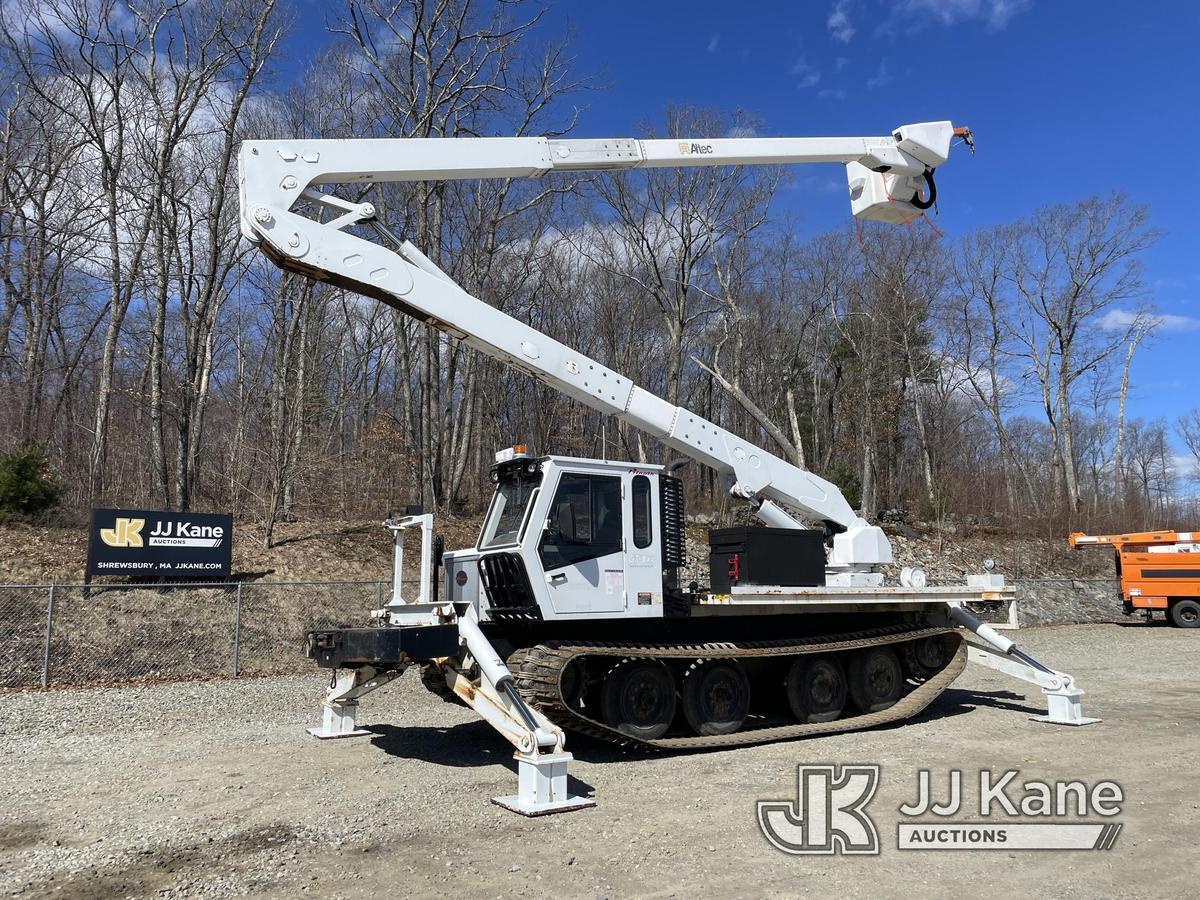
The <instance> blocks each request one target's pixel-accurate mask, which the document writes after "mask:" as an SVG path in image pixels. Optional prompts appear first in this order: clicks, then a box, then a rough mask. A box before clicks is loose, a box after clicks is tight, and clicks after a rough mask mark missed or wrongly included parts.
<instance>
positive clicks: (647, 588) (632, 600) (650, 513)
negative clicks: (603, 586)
mask: <svg viewBox="0 0 1200 900" xmlns="http://www.w3.org/2000/svg"><path fill="white" fill-rule="evenodd" d="M628 477H629V483H628V486H627V488H626V491H625V496H626V501H625V511H626V516H625V602H626V610H627V614H628V615H629V616H631V617H632V616H659V615H662V602H663V593H662V591H663V587H662V585H663V577H662V576H663V563H662V535H661V534H660V533H659V532H660V525H659V523H660V521H661V515H660V511H659V504H660V502H661V498H660V496H659V492H658V475H657V474H649V473H644V472H637V471H634V472H632V473H630V475H629V476H628Z"/></svg>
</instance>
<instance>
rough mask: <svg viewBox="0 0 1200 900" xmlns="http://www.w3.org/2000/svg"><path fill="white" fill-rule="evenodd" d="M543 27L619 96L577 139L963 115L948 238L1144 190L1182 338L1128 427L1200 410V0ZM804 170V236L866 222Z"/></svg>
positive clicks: (731, 9)
mask: <svg viewBox="0 0 1200 900" xmlns="http://www.w3.org/2000/svg"><path fill="white" fill-rule="evenodd" d="M330 6H331V7H332V6H333V4H332V3H331V4H330ZM321 7H322V4H320V3H315V4H313V5H312V6H310V7H309V8H310V9H311V10H313V11H314V12H315V11H316V10H319V9H320V8H321ZM321 24H322V23H321V16H320V14H319V13H318V14H317V15H315V16H312V15H310V16H307V17H306V18H305V19H304V20H303V21H302V24H301V25H300V27H299V30H298V32H297V33H296V34H295V36H294V38H293V40H295V41H296V42H297V43H298V44H301V45H304V44H307V45H308V46H309V47H311V46H313V45H315V44H316V43H317V42H319V41H321V40H323V36H322V34H321ZM544 27H545V28H546V30H547V33H548V34H553V33H562V32H563V31H564V30H566V29H568V28H569V29H571V30H572V31H573V33H574V36H575V43H574V55H575V57H576V60H577V65H578V69H579V70H580V71H581V72H582V73H586V74H590V75H593V76H595V77H596V79H597V80H598V81H599V82H600V83H602V84H603V85H604V88H603V89H601V90H596V91H592V92H589V93H587V94H586V95H583V96H582V97H580V98H579V101H580V103H581V104H582V105H583V106H584V107H585V108H584V111H583V113H582V115H581V117H580V120H579V127H578V128H577V130H576V132H575V134H574V136H578V137H621V136H634V135H636V134H637V133H638V131H639V126H640V125H642V124H643V123H645V122H656V121H659V120H660V119H661V115H662V111H663V109H664V108H665V107H666V106H667V105H669V104H694V105H698V106H712V107H716V108H719V109H725V110H733V109H736V108H742V109H745V110H747V111H750V112H752V113H754V114H756V115H757V116H758V117H759V118H761V119H762V121H763V127H762V132H763V133H764V134H789V135H820V134H853V135H858V134H886V133H889V132H890V131H891V129H892V128H893V127H895V126H897V125H900V124H904V123H907V122H920V121H926V120H930V119H946V118H949V119H952V120H954V121H955V122H956V123H960V124H967V125H970V126H971V127H972V128H973V129H974V131H975V133H976V138H977V141H978V145H979V149H978V153H977V155H976V156H975V157H974V158H972V157H970V156H968V155H967V154H966V153H965V152H962V151H961V148H960V151H959V152H957V153H955V154H954V155H953V156H952V158H951V160H950V162H949V163H948V164H947V165H946V166H944V167H943V168H941V169H940V170H939V172H938V176H939V177H938V188H939V206H940V215H939V216H938V218H937V219H936V222H937V226H938V228H939V229H941V230H942V231H943V232H945V233H946V234H947V235H949V236H953V235H955V234H958V233H961V232H963V231H965V230H970V229H972V228H975V227H978V226H984V225H991V224H996V223H999V222H1004V221H1008V220H1012V219H1015V218H1018V217H1021V216H1025V215H1028V214H1029V213H1030V212H1032V211H1033V210H1034V209H1036V208H1037V207H1038V206H1040V205H1043V204H1046V203H1051V202H1060V201H1070V200H1074V199H1077V198H1080V197H1084V196H1087V195H1089V194H1093V193H1105V192H1108V191H1111V190H1113V189H1121V190H1124V191H1126V192H1127V193H1128V194H1129V195H1130V196H1131V197H1133V198H1134V199H1135V200H1137V201H1140V202H1144V203H1146V204H1148V205H1149V207H1150V212H1151V219H1152V222H1153V223H1154V225H1156V226H1157V227H1158V228H1159V229H1161V230H1162V232H1163V237H1162V239H1161V240H1160V241H1159V242H1158V244H1157V245H1156V246H1155V247H1154V248H1153V249H1152V250H1151V251H1150V252H1149V253H1147V254H1146V256H1145V265H1146V283H1147V286H1148V288H1149V298H1150V299H1151V301H1152V302H1153V303H1154V304H1155V306H1156V307H1157V308H1158V311H1159V312H1160V313H1162V314H1166V316H1167V318H1166V322H1165V324H1166V325H1167V326H1168V327H1164V328H1163V329H1161V331H1160V333H1159V335H1158V336H1157V337H1156V338H1155V339H1154V341H1153V342H1152V344H1151V345H1150V346H1148V347H1147V348H1146V349H1144V350H1142V351H1140V354H1139V357H1138V358H1137V360H1136V361H1135V364H1134V369H1133V378H1132V383H1133V391H1132V394H1131V402H1130V415H1131V416H1143V417H1146V418H1155V417H1159V416H1162V417H1165V418H1167V419H1169V420H1173V419H1174V418H1175V417H1177V416H1178V415H1180V414H1181V413H1183V412H1184V411H1186V410H1188V409H1190V408H1192V407H1193V406H1197V405H1200V399H1197V398H1195V397H1194V396H1193V393H1194V392H1193V390H1192V389H1191V388H1189V387H1188V385H1189V384H1190V381H1189V380H1188V379H1189V374H1188V373H1189V372H1190V363H1191V362H1192V361H1193V360H1192V354H1193V353H1194V352H1195V349H1194V348H1195V346H1196V344H1197V342H1198V341H1200V252H1198V251H1200V239H1198V238H1197V236H1196V234H1197V230H1196V229H1197V226H1196V224H1195V222H1194V221H1193V218H1194V217H1193V209H1194V207H1196V206H1197V200H1196V198H1195V197H1192V196H1191V195H1192V194H1193V193H1200V166H1197V165H1196V162H1195V160H1194V159H1193V155H1194V154H1195V153H1197V152H1198V151H1200V112H1198V110H1200V95H1198V94H1200V92H1198V88H1197V86H1198V84H1200V64H1198V62H1197V56H1198V55H1200V3H1194V2H1182V0H1172V2H1156V0H1152V2H1146V3H1141V4H1129V3H1126V2H1120V3H1118V2H1114V0H1108V2H1103V0H1094V2H1083V0H891V2H881V0H811V2H810V0H793V2H782V0H762V2H756V0H742V2H739V3H730V2H728V0H722V2H702V0H690V2H676V0H640V2H626V0H599V2H597V0H560V2H558V3H557V4H555V5H554V6H553V8H552V9H551V11H550V14H549V16H548V17H547V19H546V21H545V23H544ZM796 175H797V183H796V185H795V189H793V190H789V191H787V192H786V193H785V194H784V195H783V196H782V197H781V199H780V206H779V208H780V210H781V211H783V210H787V211H789V212H791V213H793V214H796V215H798V216H799V217H800V227H801V228H802V229H803V230H805V231H813V232H816V231H820V230H825V229H828V228H835V227H838V226H842V225H846V224H847V223H848V221H849V218H850V214H849V204H848V203H847V200H846V195H845V193H844V180H843V176H842V173H841V170H840V168H839V167H836V166H830V167H828V168H826V167H816V166H808V167H803V168H801V169H798V170H797V173H796Z"/></svg>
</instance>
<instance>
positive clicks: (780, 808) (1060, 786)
mask: <svg viewBox="0 0 1200 900" xmlns="http://www.w3.org/2000/svg"><path fill="white" fill-rule="evenodd" d="M1019 775H1020V772H1019V771H1018V770H1016V769H1010V770H1008V771H1006V772H1004V773H1002V774H1001V775H999V776H997V775H994V774H993V773H992V772H991V771H990V770H987V769H985V770H983V771H981V772H980V773H979V780H978V784H979V793H978V809H977V813H978V815H979V816H980V817H981V818H982V819H984V820H985V821H963V820H950V819H949V817H951V816H955V815H957V814H959V813H960V812H962V811H963V809H964V803H963V777H962V772H961V771H960V770H958V769H952V770H951V771H950V773H949V775H948V777H947V780H946V786H947V792H946V796H945V798H944V800H943V801H942V802H937V801H936V800H935V797H934V793H933V781H932V778H931V776H930V773H929V771H928V770H925V769H922V770H920V771H919V772H918V773H917V798H916V800H915V801H914V802H912V803H904V804H902V805H901V806H900V807H899V813H900V815H901V816H904V817H917V816H921V817H924V816H930V815H932V816H934V817H935V818H932V819H926V818H921V819H918V820H916V821H901V822H899V824H898V825H897V828H896V838H897V846H898V847H899V849H901V850H1110V849H1112V846H1113V844H1115V843H1116V841H1117V837H1118V836H1119V835H1120V833H1121V829H1122V827H1123V826H1122V824H1121V823H1120V822H1113V821H1103V820H1102V821H1081V820H1082V819H1084V817H1088V816H1092V815H1095V816H1100V817H1102V819H1111V817H1113V816H1116V815H1119V814H1120V812H1121V803H1122V802H1123V801H1124V799H1125V796H1124V792H1123V791H1122V789H1121V786H1120V785H1119V784H1117V783H1116V782H1114V781H1100V782H1097V783H1096V784H1094V785H1091V786H1089V785H1087V784H1085V783H1084V782H1082V781H1055V782H1052V783H1051V782H1044V781H1026V782H1023V783H1020V784H1019V785H1018V782H1017V779H1018V776H1019ZM878 786H879V766H875V765H866V766H864V765H856V766H841V767H838V766H798V767H797V799H796V800H762V801H759V803H758V825H759V828H760V829H761V830H762V833H763V835H764V836H765V837H766V839H767V840H768V841H770V842H771V844H772V845H773V846H775V847H777V848H778V849H780V850H782V851H783V852H784V853H791V854H878V853H879V836H878V831H877V829H876V827H875V823H874V821H873V820H872V819H871V816H870V815H869V814H868V813H867V806H868V804H870V802H871V800H872V798H873V797H874V796H875V793H876V789H877V788H878ZM992 816H1003V817H1016V818H1017V819H1018V820H1017V821H1008V820H1003V821H997V820H994V819H992V818H990V817H992ZM1031 820H1032V821H1031Z"/></svg>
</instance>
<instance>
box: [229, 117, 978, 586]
mask: <svg viewBox="0 0 1200 900" xmlns="http://www.w3.org/2000/svg"><path fill="white" fill-rule="evenodd" d="M955 136H960V137H962V138H964V140H966V141H967V142H968V143H969V142H970V139H971V136H970V131H969V130H968V129H965V128H957V129H956V128H955V127H954V126H953V125H952V124H951V123H950V122H927V123H921V124H915V125H906V126H902V127H901V128H898V129H896V131H895V132H894V133H893V134H892V135H890V136H887V137H867V138H861V137H858V138H714V139H707V138H706V139H699V140H644V141H643V140H633V139H613V140H551V139H547V138H541V137H520V138H431V139H374V140H372V139H361V140H360V139H351V140H311V141H307V140H294V141H246V142H244V143H243V144H242V146H241V151H240V159H239V166H240V169H239V171H240V178H241V195H242V196H241V211H242V212H241V216H242V218H241V230H242V233H243V234H244V235H245V236H246V238H247V239H249V240H250V241H252V242H254V243H256V244H260V245H261V247H262V249H263V250H264V252H266V253H267V255H268V256H270V257H271V258H272V259H273V260H274V261H275V262H276V263H277V264H278V265H280V266H281V267H283V268H286V269H290V270H293V271H296V272H300V273H303V274H305V275H308V276H310V277H313V278H316V279H318V280H322V281H327V282H331V283H333V284H337V285H339V286H342V287H346V288H348V289H351V290H354V291H356V292H358V293H362V294H365V295H367V296H370V297H374V298H376V299H379V300H381V301H382V302H384V303H387V304H389V305H390V306H393V307H395V308H397V309H399V310H401V311H403V312H405V313H407V314H409V315H411V316H414V317H415V318H417V319H420V320H421V321H424V322H427V323H428V324H430V325H433V326H434V327H436V328H439V329H441V330H442V331H444V332H446V333H447V334H450V335H452V336H454V337H456V338H458V339H460V340H462V341H464V342H466V343H467V344H468V345H470V346H471V347H473V348H475V349H477V350H479V351H481V352H483V353H486V354H487V355H489V356H491V357H493V358H495V359H498V360H501V361H503V362H505V363H507V364H509V365H511V366H513V367H515V368H517V369H520V370H522V371H524V372H527V373H528V374H530V375H531V376H533V377H534V378H536V379H538V380H539V381H542V382H544V383H546V384H549V385H551V386H553V387H555V388H557V389H558V390H560V391H562V392H563V393H565V394H567V395H568V396H571V397H573V398H575V399H576V400H579V401H581V402H583V403H586V404H588V405H589V406H591V407H592V408H594V409H597V410H599V411H601V412H603V413H605V414H608V415H613V416H616V417H618V418H620V419H622V420H624V421H626V422H628V423H629V424H631V425H634V426H635V427H637V428H639V429H641V430H642V431H644V432H646V433H647V434H650V435H653V436H654V437H656V438H658V439H659V440H661V441H662V442H663V443H664V444H666V445H667V446H669V447H671V448H673V449H674V450H676V451H679V452H681V453H684V454H686V455H687V456H689V457H691V458H693V459H696V460H697V461H699V462H701V463H703V464H704V465H707V466H710V467H711V468H713V469H714V470H716V471H717V472H718V473H719V474H720V475H721V476H722V477H723V478H724V479H725V480H726V481H728V482H729V483H731V488H730V490H731V493H733V494H735V495H736V496H739V497H743V498H745V499H747V500H751V501H753V502H754V503H756V504H757V514H758V516H759V518H760V519H762V520H763V521H764V522H766V523H767V524H769V525H774V526H777V527H799V524H798V523H797V521H796V520H795V519H794V518H793V517H792V515H790V514H789V512H788V511H789V510H790V511H792V512H795V513H797V514H799V515H800V516H802V517H804V518H807V519H810V520H815V521H819V522H822V523H826V524H828V525H830V526H832V529H833V530H834V531H837V532H840V533H838V534H836V535H835V536H834V540H833V549H832V552H831V554H830V558H829V568H830V570H831V575H832V576H833V577H834V579H835V580H834V581H831V582H830V583H838V582H839V581H840V583H844V584H870V583H875V581H876V579H877V578H879V577H881V576H878V575H877V574H876V573H874V572H873V570H874V569H875V568H876V567H877V566H878V565H880V564H884V563H889V562H891V559H892V556H891V546H890V545H889V543H888V541H887V538H886V537H885V536H884V534H883V532H882V531H881V530H880V529H878V528H875V527H873V526H871V525H869V524H868V523H867V522H866V521H865V520H863V519H861V518H860V517H858V516H857V515H856V514H855V513H854V511H853V510H852V509H851V507H850V505H849V503H847V502H846V499H845V498H844V497H843V496H842V494H841V492H840V491H839V490H838V488H837V487H836V486H835V485H833V484H831V483H830V482H828V481H825V480H824V479H822V478H818V477H817V476H816V475H813V474H812V473H811V472H806V471H804V470H802V469H799V468H797V467H796V466H794V465H792V464H791V463H789V462H787V461H785V460H783V459H780V458H778V457H776V456H773V455H772V454H770V453H767V452H765V451H763V450H761V449H760V448H758V447H756V446H754V445H753V444H751V443H750V442H748V441H746V440H743V439H742V438H740V437H738V436H737V435H735V434H732V433H730V432H728V431H726V430H725V429H723V428H721V427H719V426H717V425H715V424H713V423H712V422H708V421H706V420H705V419H703V418H701V417H699V416H696V415H693V414H692V413H690V412H688V411H687V410H686V409H683V408H682V407H678V406H674V405H672V404H670V403H668V402H667V401H665V400H663V399H661V398H659V397H657V396H655V395H653V394H651V393H649V392H648V391H645V390H643V389H642V388H639V387H637V386H636V385H634V384H633V383H632V382H631V381H630V380H629V379H627V378H625V377H623V376H622V375H620V374H619V373H617V372H614V371H613V370H612V369H609V368H608V367H606V366H604V365H601V364H600V363H599V362H596V361H595V360H592V359H589V358H588V357H586V356H584V355H582V354H581V353H579V352H578V351H576V350H573V349H572V348H570V347H567V346H565V345H564V344H561V343H559V342H558V341H556V340H554V339H553V338H550V337H548V336H546V335H544V334H542V333H540V332H538V331H536V330H535V329H533V328H530V327H529V326H527V325H525V324H523V323H521V322H519V321H517V320H516V319H513V318H512V317H510V316H507V315H505V314H504V313H502V312H500V311H499V310H497V309H495V308H494V307H492V306H490V305H488V304H487V303H486V302H484V301H483V300H480V299H479V298H477V297H473V296H471V295H470V294H468V293H467V292H466V291H464V290H463V289H462V288H460V287H459V286H458V285H457V284H455V283H454V282H453V281H452V280H451V279H450V277H449V276H448V275H447V274H446V273H445V272H443V271H442V270H441V269H439V268H438V267H437V266H436V265H434V263H433V262H432V261H430V260H429V259H428V258H427V257H425V255H424V254H422V253H421V252H420V250H418V249H417V248H416V247H415V246H413V245H412V244H411V243H409V242H408V241H403V242H400V244H399V247H398V248H397V250H391V249H388V248H387V247H384V246H381V245H380V244H377V243H374V242H373V241H369V240H367V239H365V238H363V237H360V236H358V235H355V234H351V233H349V232H346V231H344V230H343V229H344V228H345V227H346V226H348V225H352V224H356V223H360V222H371V221H373V220H374V218H375V214H376V211H375V208H374V206H373V205H372V204H370V203H353V202H350V201H347V200H345V199H343V198H341V197H337V196H335V195H333V194H330V193H324V192H322V191H320V190H318V189H317V188H316V187H315V186H316V185H333V184H342V183H351V182H357V183H363V182H365V183H374V182H396V181H436V180H444V179H477V178H516V177H535V176H541V175H544V174H546V173H548V172H553V171H583V170H614V169H635V168H652V167H665V166H726V165H749V164H784V163H787V164H792V163H830V162H838V163H844V164H845V165H846V172H847V181H848V186H849V189H850V195H851V208H852V211H853V213H854V215H856V216H858V217H860V218H864V219H872V220H877V221H885V222H893V223H902V222H907V221H911V220H912V219H914V218H915V217H917V216H919V215H921V212H922V210H923V209H925V208H927V207H928V205H929V204H930V203H931V202H932V200H933V194H932V192H933V170H934V169H935V168H936V167H937V166H938V165H940V164H941V163H943V162H945V161H946V159H947V157H948V155H949V152H950V143H951V141H952V139H953V138H954V137H955ZM922 182H926V183H927V184H928V186H929V195H928V196H923V195H922V193H921V185H922ZM301 199H303V200H307V201H309V202H310V203H312V204H315V205H316V206H317V207H319V208H321V209H323V210H325V211H327V212H332V213H333V214H334V215H333V216H332V217H331V218H330V219H329V220H328V221H324V222H321V221H317V220H314V219H312V218H308V217H306V216H304V215H301V214H300V213H298V212H296V211H294V210H293V206H295V205H296V204H297V202H298V201H300V200H301ZM385 233H386V232H385Z"/></svg>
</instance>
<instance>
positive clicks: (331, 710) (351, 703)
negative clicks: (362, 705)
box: [306, 700, 371, 741]
mask: <svg viewBox="0 0 1200 900" xmlns="http://www.w3.org/2000/svg"><path fill="white" fill-rule="evenodd" d="M357 714H358V701H357V700H347V701H346V702H345V703H323V704H321V724H320V725H319V726H317V727H315V728H308V729H306V730H307V731H308V733H309V734H311V735H312V736H313V737H315V738H320V739H321V740H323V741H327V740H330V739H332V738H348V737H362V736H363V735H365V734H370V733H371V732H369V731H367V730H366V729H365V728H359V727H357V725H356V723H355V721H354V717H355V716H356V715H357Z"/></svg>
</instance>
